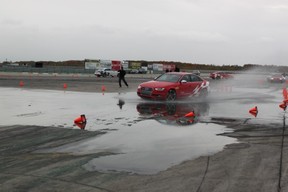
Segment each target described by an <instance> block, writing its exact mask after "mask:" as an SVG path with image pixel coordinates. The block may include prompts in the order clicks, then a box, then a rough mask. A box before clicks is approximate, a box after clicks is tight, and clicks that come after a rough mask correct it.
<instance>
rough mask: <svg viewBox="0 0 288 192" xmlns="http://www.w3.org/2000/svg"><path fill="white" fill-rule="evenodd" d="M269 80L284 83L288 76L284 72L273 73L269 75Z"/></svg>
mask: <svg viewBox="0 0 288 192" xmlns="http://www.w3.org/2000/svg"><path fill="white" fill-rule="evenodd" d="M267 81H268V82H270V83H284V82H286V78H285V77H284V76H283V75H282V74H273V75H270V76H268V77H267Z"/></svg>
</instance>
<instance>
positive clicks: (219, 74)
mask: <svg viewBox="0 0 288 192" xmlns="http://www.w3.org/2000/svg"><path fill="white" fill-rule="evenodd" d="M210 78H211V79H230V78H233V75H231V74H230V73H227V72H223V71H216V72H213V73H210Z"/></svg>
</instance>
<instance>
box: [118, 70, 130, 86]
mask: <svg viewBox="0 0 288 192" xmlns="http://www.w3.org/2000/svg"><path fill="white" fill-rule="evenodd" d="M125 75H126V71H125V70H124V69H123V67H121V69H120V70H119V71H118V78H119V87H122V86H121V81H123V82H124V83H125V85H126V86H127V87H128V83H127V82H126V80H125Z"/></svg>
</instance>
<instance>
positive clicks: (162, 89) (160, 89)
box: [154, 87, 165, 91]
mask: <svg viewBox="0 0 288 192" xmlns="http://www.w3.org/2000/svg"><path fill="white" fill-rule="evenodd" d="M154 90H155V91H164V90H165V88H162V87H156V88H154Z"/></svg>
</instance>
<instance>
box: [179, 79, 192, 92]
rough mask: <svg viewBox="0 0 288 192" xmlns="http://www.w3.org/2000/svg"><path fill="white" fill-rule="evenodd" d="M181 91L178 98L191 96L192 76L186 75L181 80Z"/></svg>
mask: <svg viewBox="0 0 288 192" xmlns="http://www.w3.org/2000/svg"><path fill="white" fill-rule="evenodd" d="M179 87H180V89H179V92H178V97H186V96H188V95H190V92H191V79H190V75H188V74H187V75H184V76H183V77H182V78H181V79H180V86H179Z"/></svg>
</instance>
